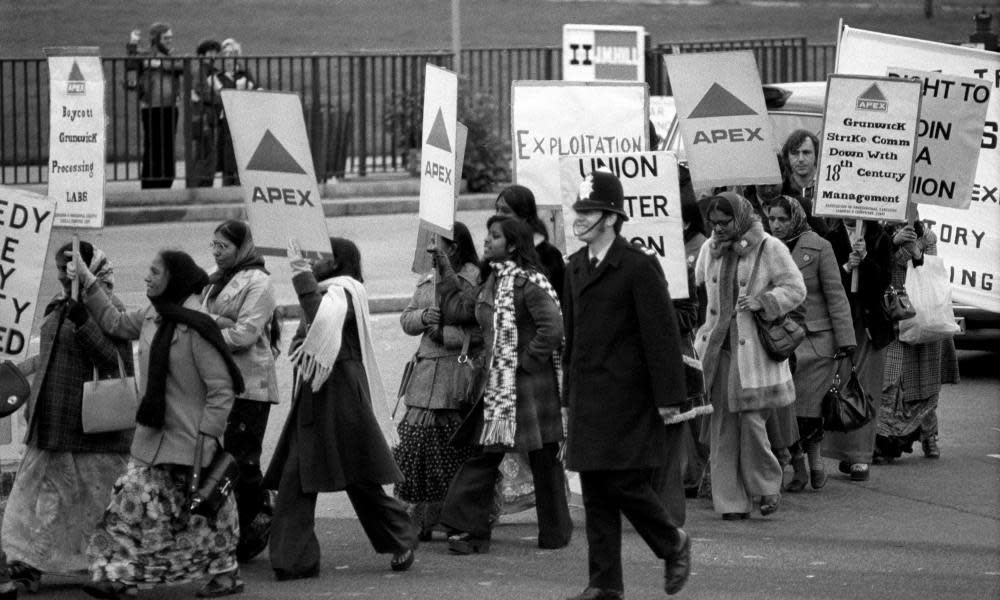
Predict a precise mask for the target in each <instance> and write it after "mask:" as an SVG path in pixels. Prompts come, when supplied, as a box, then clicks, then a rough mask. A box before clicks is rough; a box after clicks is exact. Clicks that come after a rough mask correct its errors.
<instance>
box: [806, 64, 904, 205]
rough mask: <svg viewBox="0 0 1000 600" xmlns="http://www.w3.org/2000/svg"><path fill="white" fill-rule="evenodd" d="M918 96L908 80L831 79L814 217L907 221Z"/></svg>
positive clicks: (824, 119)
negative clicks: (815, 215)
mask: <svg viewBox="0 0 1000 600" xmlns="http://www.w3.org/2000/svg"><path fill="white" fill-rule="evenodd" d="M920 95H921V91H920V83H919V82H916V81H912V80H909V79H899V78H888V77H864V76H861V75H830V77H829V78H828V79H827V87H826V113H825V115H824V117H823V140H822V142H821V144H820V147H821V152H820V155H819V163H818V166H817V168H816V170H817V179H816V200H815V206H814V214H817V215H822V216H828V217H839V218H846V219H868V220H873V221H905V220H906V205H907V203H908V201H909V195H910V175H911V173H912V172H913V157H914V156H915V155H916V150H917V120H918V116H919V114H920V99H921V98H920Z"/></svg>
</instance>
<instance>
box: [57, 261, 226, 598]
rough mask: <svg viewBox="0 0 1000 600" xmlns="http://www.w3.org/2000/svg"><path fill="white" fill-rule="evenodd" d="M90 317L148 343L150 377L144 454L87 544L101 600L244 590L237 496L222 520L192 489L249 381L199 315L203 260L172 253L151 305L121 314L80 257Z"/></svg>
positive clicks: (135, 459) (139, 433) (149, 288)
mask: <svg viewBox="0 0 1000 600" xmlns="http://www.w3.org/2000/svg"><path fill="white" fill-rule="evenodd" d="M75 270H76V272H77V273H76V276H77V277H78V278H79V279H80V288H81V290H82V292H81V293H82V295H83V296H84V297H85V298H86V301H85V302H86V305H87V310H88V311H89V312H90V314H91V315H92V316H93V318H94V319H95V320H96V321H97V322H98V323H99V324H100V326H101V329H103V330H104V331H105V332H107V333H108V334H110V335H113V336H116V337H120V338H124V339H129V340H139V357H140V360H139V373H140V380H141V381H142V382H143V389H142V390H140V396H141V400H140V403H139V410H138V411H137V412H136V417H135V420H136V429H135V437H134V438H133V440H132V458H131V460H129V463H128V467H127V470H126V471H125V474H124V475H122V476H121V477H120V478H119V479H118V481H117V482H116V483H115V486H114V491H113V492H112V495H111V502H110V504H109V505H108V507H107V510H106V511H105V512H104V516H103V517H102V518H101V519H100V521H99V522H98V525H97V532H96V533H94V535H93V537H92V538H91V540H90V545H89V547H88V548H87V554H88V555H89V556H90V558H91V563H90V573H91V577H92V583H90V584H88V585H86V586H84V591H86V592H87V593H88V594H90V595H91V596H94V597H95V598H112V599H113V598H125V597H132V596H134V595H135V594H136V593H137V590H138V586H139V585H143V586H146V585H151V584H163V583H169V584H175V583H184V582H189V581H196V580H198V579H201V578H203V577H205V576H206V575H210V576H211V577H212V578H211V580H209V582H208V583H207V584H205V585H204V586H203V587H202V588H201V589H199V590H198V593H197V595H198V597H216V596H225V595H228V594H235V593H239V592H242V591H243V581H242V580H241V579H240V577H239V567H238V565H237V562H236V542H237V539H238V533H239V531H238V528H239V524H238V521H237V513H236V502H235V500H234V499H233V497H232V494H230V495H229V496H228V498H227V499H226V501H225V503H224V504H223V505H222V507H221V508H220V509H219V511H218V512H217V513H216V514H215V515H214V516H213V517H210V518H206V517H204V516H201V515H194V514H192V513H191V511H190V510H189V503H190V498H189V494H188V489H187V487H188V482H189V479H190V476H191V471H192V465H193V464H194V458H195V456H196V446H197V445H198V444H202V449H203V454H202V464H201V466H202V467H208V466H209V465H210V464H211V462H212V458H213V457H214V455H215V452H216V450H217V449H218V448H219V447H220V446H219V441H220V440H221V439H222V434H223V432H224V431H225V427H226V419H227V418H228V416H229V411H230V409H231V408H232V406H233V397H234V394H239V393H242V392H243V378H242V376H241V375H240V371H239V368H238V367H237V366H236V364H235V363H234V362H233V359H232V356H230V354H229V349H228V348H227V347H226V342H225V340H223V338H222V335H221V334H220V333H219V328H218V326H217V325H216V324H215V322H214V321H213V320H212V318H211V317H209V316H208V315H206V314H205V313H203V312H201V311H199V307H200V304H201V303H200V300H199V295H200V294H201V291H202V289H204V287H205V285H206V284H207V283H208V274H207V273H205V271H203V270H202V269H201V268H200V267H198V265H196V264H195V262H194V260H192V258H191V257H190V256H188V255H187V254H185V253H184V252H181V251H178V250H162V251H160V252H159V253H158V254H157V255H156V257H155V258H154V259H153V261H152V263H151V264H150V266H149V273H148V274H147V275H146V296H147V297H148V298H149V301H150V305H149V306H147V307H145V308H141V309H137V310H128V311H121V310H119V309H118V307H116V306H114V305H113V304H112V303H111V302H110V301H109V299H108V296H107V295H106V294H105V292H104V290H103V289H102V288H101V287H100V286H96V285H93V282H94V281H95V278H94V276H93V275H92V274H91V273H90V271H89V270H88V269H87V268H86V267H85V266H84V265H83V264H82V263H81V261H80V260H79V259H78V260H77V261H76V269H75Z"/></svg>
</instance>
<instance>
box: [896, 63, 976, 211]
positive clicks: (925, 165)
mask: <svg viewBox="0 0 1000 600" xmlns="http://www.w3.org/2000/svg"><path fill="white" fill-rule="evenodd" d="M889 77H902V78H905V79H912V80H914V81H918V82H920V83H922V84H923V90H924V95H923V101H922V102H921V104H920V122H919V123H918V124H917V157H916V159H914V161H913V179H912V180H911V181H910V202H919V203H920V204H935V205H937V206H950V207H953V208H961V209H966V208H969V204H971V203H972V183H973V181H974V180H975V178H976V163H978V162H979V148H980V145H981V144H982V140H983V123H984V122H985V121H986V108H987V107H988V106H989V101H990V86H989V85H987V84H986V83H985V82H983V81H982V80H981V79H972V78H970V77H958V76H957V75H942V74H941V73H931V72H927V71H916V70H913V69H901V68H898V67H890V68H889Z"/></svg>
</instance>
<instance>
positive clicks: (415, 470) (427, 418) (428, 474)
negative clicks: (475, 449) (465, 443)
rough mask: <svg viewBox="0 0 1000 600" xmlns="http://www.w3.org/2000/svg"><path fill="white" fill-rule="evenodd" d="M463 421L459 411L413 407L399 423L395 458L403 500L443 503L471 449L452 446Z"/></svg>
mask: <svg viewBox="0 0 1000 600" xmlns="http://www.w3.org/2000/svg"><path fill="white" fill-rule="evenodd" d="M461 424H462V414H461V413H460V412H459V411H457V410H445V409H442V410H430V409H424V408H416V407H410V408H407V409H406V414H405V415H404V416H403V420H402V422H400V424H399V428H398V431H399V444H398V445H397V446H396V447H395V448H393V451H392V454H393V458H395V460H396V464H397V465H399V470H400V471H402V472H403V476H404V477H405V479H404V480H403V481H401V482H400V483H397V484H396V489H395V493H396V497H398V498H399V499H400V500H403V501H404V502H411V503H419V502H442V501H443V500H444V497H445V495H446V494H447V493H448V484H450V483H451V480H452V478H453V477H454V476H455V473H457V472H458V468H459V467H461V466H462V463H464V462H465V460H466V459H467V458H469V456H470V454H471V452H472V449H471V448H469V447H467V448H456V447H454V446H452V445H451V443H450V440H451V436H452V435H453V434H454V433H455V431H456V430H457V429H458V427H459V425H461Z"/></svg>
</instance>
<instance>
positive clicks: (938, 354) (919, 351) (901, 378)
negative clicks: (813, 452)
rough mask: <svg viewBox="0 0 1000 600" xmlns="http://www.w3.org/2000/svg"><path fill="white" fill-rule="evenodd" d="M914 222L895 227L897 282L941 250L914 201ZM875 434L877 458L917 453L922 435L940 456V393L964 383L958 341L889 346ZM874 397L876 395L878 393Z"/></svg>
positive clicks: (928, 450)
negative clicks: (949, 385) (944, 385)
mask: <svg viewBox="0 0 1000 600" xmlns="http://www.w3.org/2000/svg"><path fill="white" fill-rule="evenodd" d="M910 207H911V209H910V211H909V213H908V214H907V217H908V222H905V223H901V224H899V225H896V226H894V227H892V229H890V230H889V231H888V232H887V233H888V234H889V235H891V236H892V238H891V239H892V247H893V255H892V285H893V286H894V287H896V288H903V287H905V285H904V284H905V283H906V271H907V268H908V267H909V265H910V263H911V262H912V263H913V265H914V266H915V267H919V266H921V265H923V263H924V256H925V255H931V256H934V255H936V254H937V236H936V235H934V232H933V231H931V230H929V229H927V228H925V227H924V224H923V222H922V221H921V220H920V216H919V215H918V214H917V210H916V205H915V204H910ZM883 373H884V375H883V378H882V394H881V402H880V403H879V404H880V408H879V414H878V425H877V432H876V433H877V435H876V437H875V459H876V461H885V462H891V461H892V460H895V459H897V458H899V457H900V456H902V453H903V452H911V451H912V449H913V442H915V441H917V440H919V441H920V444H921V446H922V449H923V452H924V456H925V457H926V458H940V457H941V450H940V449H939V448H938V444H937V437H938V420H937V405H938V395H939V394H940V392H941V384H942V383H958V378H959V377H958V356H957V355H956V353H955V340H954V339H952V338H947V339H944V340H939V341H935V342H927V343H924V344H905V343H903V342H900V341H899V340H893V341H892V342H891V343H890V344H889V347H888V348H886V351H885V370H884V371H883ZM872 396H873V397H874V396H875V394H874V393H872Z"/></svg>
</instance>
